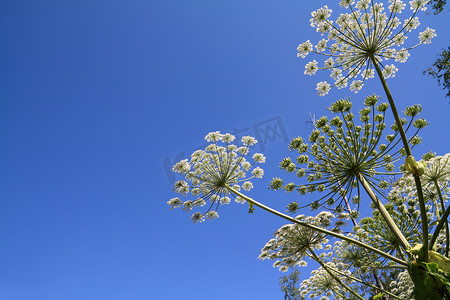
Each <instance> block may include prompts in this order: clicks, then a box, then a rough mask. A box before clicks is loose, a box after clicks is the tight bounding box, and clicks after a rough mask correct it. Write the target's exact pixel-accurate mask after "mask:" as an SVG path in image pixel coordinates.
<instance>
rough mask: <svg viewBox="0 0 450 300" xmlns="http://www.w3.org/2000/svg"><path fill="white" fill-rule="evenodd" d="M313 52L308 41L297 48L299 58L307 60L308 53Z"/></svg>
mask: <svg viewBox="0 0 450 300" xmlns="http://www.w3.org/2000/svg"><path fill="white" fill-rule="evenodd" d="M312 50H313V48H312V44H311V42H310V41H306V42H304V43H303V44H300V45H299V46H298V47H297V51H298V54H297V57H302V58H305V57H306V55H308V53H309V52H311V51H312Z"/></svg>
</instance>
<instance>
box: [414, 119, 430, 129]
mask: <svg viewBox="0 0 450 300" xmlns="http://www.w3.org/2000/svg"><path fill="white" fill-rule="evenodd" d="M413 126H414V127H416V128H418V129H422V128H424V127H426V126H428V123H427V121H425V119H417V120H415V121H414V122H413Z"/></svg>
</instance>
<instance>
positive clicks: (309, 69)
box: [305, 60, 318, 75]
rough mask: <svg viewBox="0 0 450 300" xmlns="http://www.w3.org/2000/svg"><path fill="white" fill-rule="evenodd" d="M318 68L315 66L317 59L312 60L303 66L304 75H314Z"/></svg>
mask: <svg viewBox="0 0 450 300" xmlns="http://www.w3.org/2000/svg"><path fill="white" fill-rule="evenodd" d="M317 70H318V68H317V61H316V60H313V61H310V62H309V63H307V64H306V66H305V75H306V74H307V75H314V74H316V72H317Z"/></svg>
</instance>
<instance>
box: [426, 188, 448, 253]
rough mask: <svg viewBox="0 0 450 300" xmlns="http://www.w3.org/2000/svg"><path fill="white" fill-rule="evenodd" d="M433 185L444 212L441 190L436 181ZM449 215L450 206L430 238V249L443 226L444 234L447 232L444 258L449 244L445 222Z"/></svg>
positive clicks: (446, 223)
mask: <svg viewBox="0 0 450 300" xmlns="http://www.w3.org/2000/svg"><path fill="white" fill-rule="evenodd" d="M434 185H435V187H436V189H437V191H438V195H439V200H440V202H441V206H442V210H444V208H445V206H444V199H443V198H442V193H441V189H440V188H439V185H438V183H437V181H436V180H434ZM449 214H450V206H449V207H448V208H447V210H446V211H445V212H444V214H443V215H442V217H441V219H440V220H439V223H438V225H437V226H436V229H435V230H434V233H433V236H432V237H431V241H430V248H432V247H433V246H434V244H435V243H436V240H437V238H438V236H439V232H440V231H441V229H442V227H443V226H444V224H445V229H446V232H447V236H446V240H447V241H446V242H447V245H446V247H445V256H446V257H448V252H449V242H450V241H449V240H450V237H449V228H448V222H447V219H448V216H449Z"/></svg>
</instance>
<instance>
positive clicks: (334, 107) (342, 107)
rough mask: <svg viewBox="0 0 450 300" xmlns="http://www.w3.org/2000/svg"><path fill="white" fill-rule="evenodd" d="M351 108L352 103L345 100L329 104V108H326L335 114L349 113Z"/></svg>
mask: <svg viewBox="0 0 450 300" xmlns="http://www.w3.org/2000/svg"><path fill="white" fill-rule="evenodd" d="M351 108H352V103H351V102H350V101H349V100H347V99H341V100H338V101H336V102H334V103H333V104H331V107H330V108H328V110H330V111H331V112H333V113H337V112H346V111H349V110H350V109H351Z"/></svg>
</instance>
